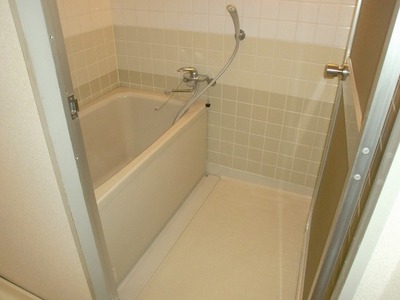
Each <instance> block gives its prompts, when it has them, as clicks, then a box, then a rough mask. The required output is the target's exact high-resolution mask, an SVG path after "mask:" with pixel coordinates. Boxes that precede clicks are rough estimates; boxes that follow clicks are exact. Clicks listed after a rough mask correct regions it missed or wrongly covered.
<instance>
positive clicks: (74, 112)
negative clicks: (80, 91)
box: [68, 94, 79, 120]
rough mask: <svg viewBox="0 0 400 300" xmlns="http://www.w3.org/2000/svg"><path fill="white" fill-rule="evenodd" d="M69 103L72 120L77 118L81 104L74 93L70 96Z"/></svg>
mask: <svg viewBox="0 0 400 300" xmlns="http://www.w3.org/2000/svg"><path fill="white" fill-rule="evenodd" d="M68 104H69V110H70V112H71V117H72V120H75V119H76V118H77V117H78V111H79V105H78V100H77V99H75V96H74V94H72V95H70V96H68Z"/></svg>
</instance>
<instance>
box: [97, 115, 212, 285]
mask: <svg viewBox="0 0 400 300" xmlns="http://www.w3.org/2000/svg"><path fill="white" fill-rule="evenodd" d="M200 113H201V116H200V118H197V119H195V120H192V123H191V124H188V126H187V127H186V128H183V130H181V132H178V133H177V134H176V135H175V136H174V137H173V139H174V141H173V142H172V143H168V145H167V146H166V147H164V149H160V151H157V153H155V154H154V155H153V157H149V158H147V161H146V163H145V166H144V167H142V168H140V170H138V171H137V172H135V173H133V174H131V175H130V176H129V178H128V179H127V180H129V184H124V185H123V188H122V189H120V190H119V191H118V192H117V194H115V195H110V196H112V197H113V198H114V199H112V201H107V203H108V204H107V205H106V206H105V207H100V216H101V220H102V224H103V230H104V234H105V238H106V242H107V246H108V250H109V253H110V256H111V261H112V264H113V266H114V268H115V272H116V275H117V277H118V278H117V281H118V282H121V280H122V279H123V278H124V277H125V276H126V275H127V274H128V273H129V271H130V270H131V269H132V267H133V266H134V265H135V263H136V262H137V261H138V260H139V258H140V257H141V256H142V254H143V253H144V252H145V251H146V249H147V248H148V247H149V246H150V244H151V243H152V242H153V240H154V239H155V237H156V236H157V235H158V233H159V232H160V231H161V230H162V228H163V227H164V226H165V225H166V223H167V222H168V220H169V219H170V218H171V217H172V216H173V214H174V212H175V211H176V210H177V208H178V207H179V206H180V205H181V204H182V202H183V201H184V200H185V198H186V197H187V196H188V195H189V194H190V192H191V191H192V190H193V188H194V187H195V185H196V184H197V182H198V181H199V180H200V178H201V177H202V176H203V175H204V173H205V165H206V124H207V123H206V118H207V115H206V112H205V111H204V110H203V111H202V112H200Z"/></svg>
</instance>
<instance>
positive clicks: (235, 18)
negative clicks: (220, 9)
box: [226, 4, 246, 40]
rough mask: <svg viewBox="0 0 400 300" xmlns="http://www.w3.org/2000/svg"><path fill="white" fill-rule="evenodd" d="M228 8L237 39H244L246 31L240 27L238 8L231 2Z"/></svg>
mask: <svg viewBox="0 0 400 300" xmlns="http://www.w3.org/2000/svg"><path fill="white" fill-rule="evenodd" d="M226 9H227V10H228V12H229V14H230V15H231V18H232V21H233V26H234V27H235V39H236V40H237V39H239V40H244V38H245V37H246V33H245V32H244V31H243V30H242V29H240V25H239V16H238V13H237V10H236V7H235V6H233V5H232V4H229V5H228V6H227V7H226Z"/></svg>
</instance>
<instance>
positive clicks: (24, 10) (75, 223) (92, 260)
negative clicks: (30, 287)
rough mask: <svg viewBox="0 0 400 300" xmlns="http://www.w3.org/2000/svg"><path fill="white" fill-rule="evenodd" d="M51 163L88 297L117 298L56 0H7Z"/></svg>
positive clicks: (104, 299)
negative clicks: (73, 111)
mask: <svg viewBox="0 0 400 300" xmlns="http://www.w3.org/2000/svg"><path fill="white" fill-rule="evenodd" d="M9 3H10V8H11V12H12V14H13V18H14V23H15V26H16V28H17V33H18V36H19V40H20V43H21V48H22V51H23V55H24V59H25V64H26V66H27V70H28V74H29V78H30V81H31V85H32V89H33V92H34V98H35V102H36V106H37V109H38V113H39V116H40V120H41V123H42V128H43V132H44V135H45V138H46V143H47V146H48V149H49V154H50V157H51V159H52V164H53V168H54V171H55V175H56V178H57V183H58V186H59V189H60V194H61V197H62V199H63V204H64V207H65V210H66V212H67V215H68V216H69V223H70V228H71V232H72V234H73V237H74V240H75V243H76V246H77V249H78V255H79V257H80V260H81V265H82V269H83V271H84V273H85V276H86V281H87V285H88V287H89V289H90V292H91V294H92V298H93V299H101V300H109V299H114V300H116V299H118V293H117V289H116V285H115V282H114V280H113V278H112V271H111V263H110V261H109V256H108V252H107V247H106V244H105V240H104V235H103V232H102V227H101V222H100V216H99V213H98V209H97V204H96V199H95V196H94V191H93V187H92V183H91V179H90V174H89V169H88V164H87V159H86V153H85V149H84V145H83V139H82V133H81V129H80V124H79V117H78V118H75V117H74V118H73V117H72V115H71V107H70V102H71V101H70V99H71V97H72V99H74V97H73V87H72V80H71V76H70V70H69V66H68V60H67V54H66V50H65V45H64V37H63V34H62V29H61V23H60V18H59V15H58V8H57V4H56V1H53V0H9Z"/></svg>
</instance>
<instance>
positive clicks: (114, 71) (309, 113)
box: [58, 1, 355, 298]
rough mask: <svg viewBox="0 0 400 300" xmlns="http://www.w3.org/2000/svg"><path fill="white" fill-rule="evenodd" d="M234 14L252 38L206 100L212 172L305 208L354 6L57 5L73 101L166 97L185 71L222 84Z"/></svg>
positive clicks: (237, 3) (265, 3)
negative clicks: (127, 92)
mask: <svg viewBox="0 0 400 300" xmlns="http://www.w3.org/2000/svg"><path fill="white" fill-rule="evenodd" d="M228 4H233V5H235V6H236V8H237V11H238V14H239V19H240V26H241V28H242V29H243V30H244V31H245V33H246V38H245V39H244V40H243V41H241V42H240V48H239V51H238V53H237V55H236V57H235V59H234V61H233V63H232V64H231V65H230V66H229V67H228V69H227V70H226V71H225V73H224V74H223V75H222V76H221V77H220V79H219V80H218V81H217V84H216V85H215V86H213V87H211V88H210V89H209V91H208V94H207V96H206V97H207V98H208V101H209V102H210V104H211V107H210V108H209V109H208V123H207V173H208V174H216V175H218V176H226V177H229V178H236V179H239V180H245V181H248V182H253V183H256V184H261V185H265V186H269V187H278V188H280V189H282V190H285V191H290V192H295V193H299V194H301V195H302V196H308V197H310V196H311V195H312V191H313V188H314V186H315V184H316V179H317V175H318V170H319V166H320V162H321V159H322V155H323V149H324V144H325V139H326V135H327V131H328V126H329V121H330V116H331V113H332V108H333V102H334V99H335V94H336V81H332V80H328V79H324V78H323V76H322V71H323V68H324V65H325V64H326V63H327V62H332V61H333V62H340V61H342V59H343V56H344V49H345V46H346V43H347V38H348V34H349V30H350V25H351V21H352V17H353V11H354V7H355V1H344V2H343V1H339V2H338V1H325V2H323V3H320V2H314V1H310V2H308V1H252V2H250V3H249V2H248V1H201V2H200V1H168V2H167V1H95V2H92V1H58V6H59V12H60V19H61V23H62V27H63V32H64V36H65V43H66V49H67V54H68V60H69V65H70V69H71V76H72V82H73V86H74V93H75V97H76V98H77V99H79V101H80V106H85V104H87V103H90V102H91V101H92V100H93V99H96V98H98V97H99V96H101V95H103V94H105V93H107V92H108V91H110V90H112V89H114V88H115V87H117V86H124V87H132V88H138V89H143V90H149V91H155V92H161V93H163V92H164V91H165V90H166V89H174V88H177V86H178V85H179V82H180V80H181V76H182V74H181V73H179V72H177V69H178V68H181V67H185V66H192V67H195V68H197V69H198V70H199V72H201V73H202V74H206V75H208V76H210V77H213V76H215V75H216V74H218V72H219V71H220V69H221V68H222V67H223V66H224V64H225V62H226V61H227V60H228V58H229V57H230V55H231V53H232V51H233V49H234V46H235V43H234V42H235V40H234V37H233V35H234V27H233V24H232V20H231V18H230V16H229V14H228V13H227V11H226V6H227V5H228ZM299 201H300V200H299ZM300 227H301V226H300ZM299 235H301V233H300V234H299ZM278 286H279V285H278ZM292 286H295V284H294V285H293V284H292ZM278 293H279V291H278ZM271 297H274V296H271ZM289 298H290V297H289Z"/></svg>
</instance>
